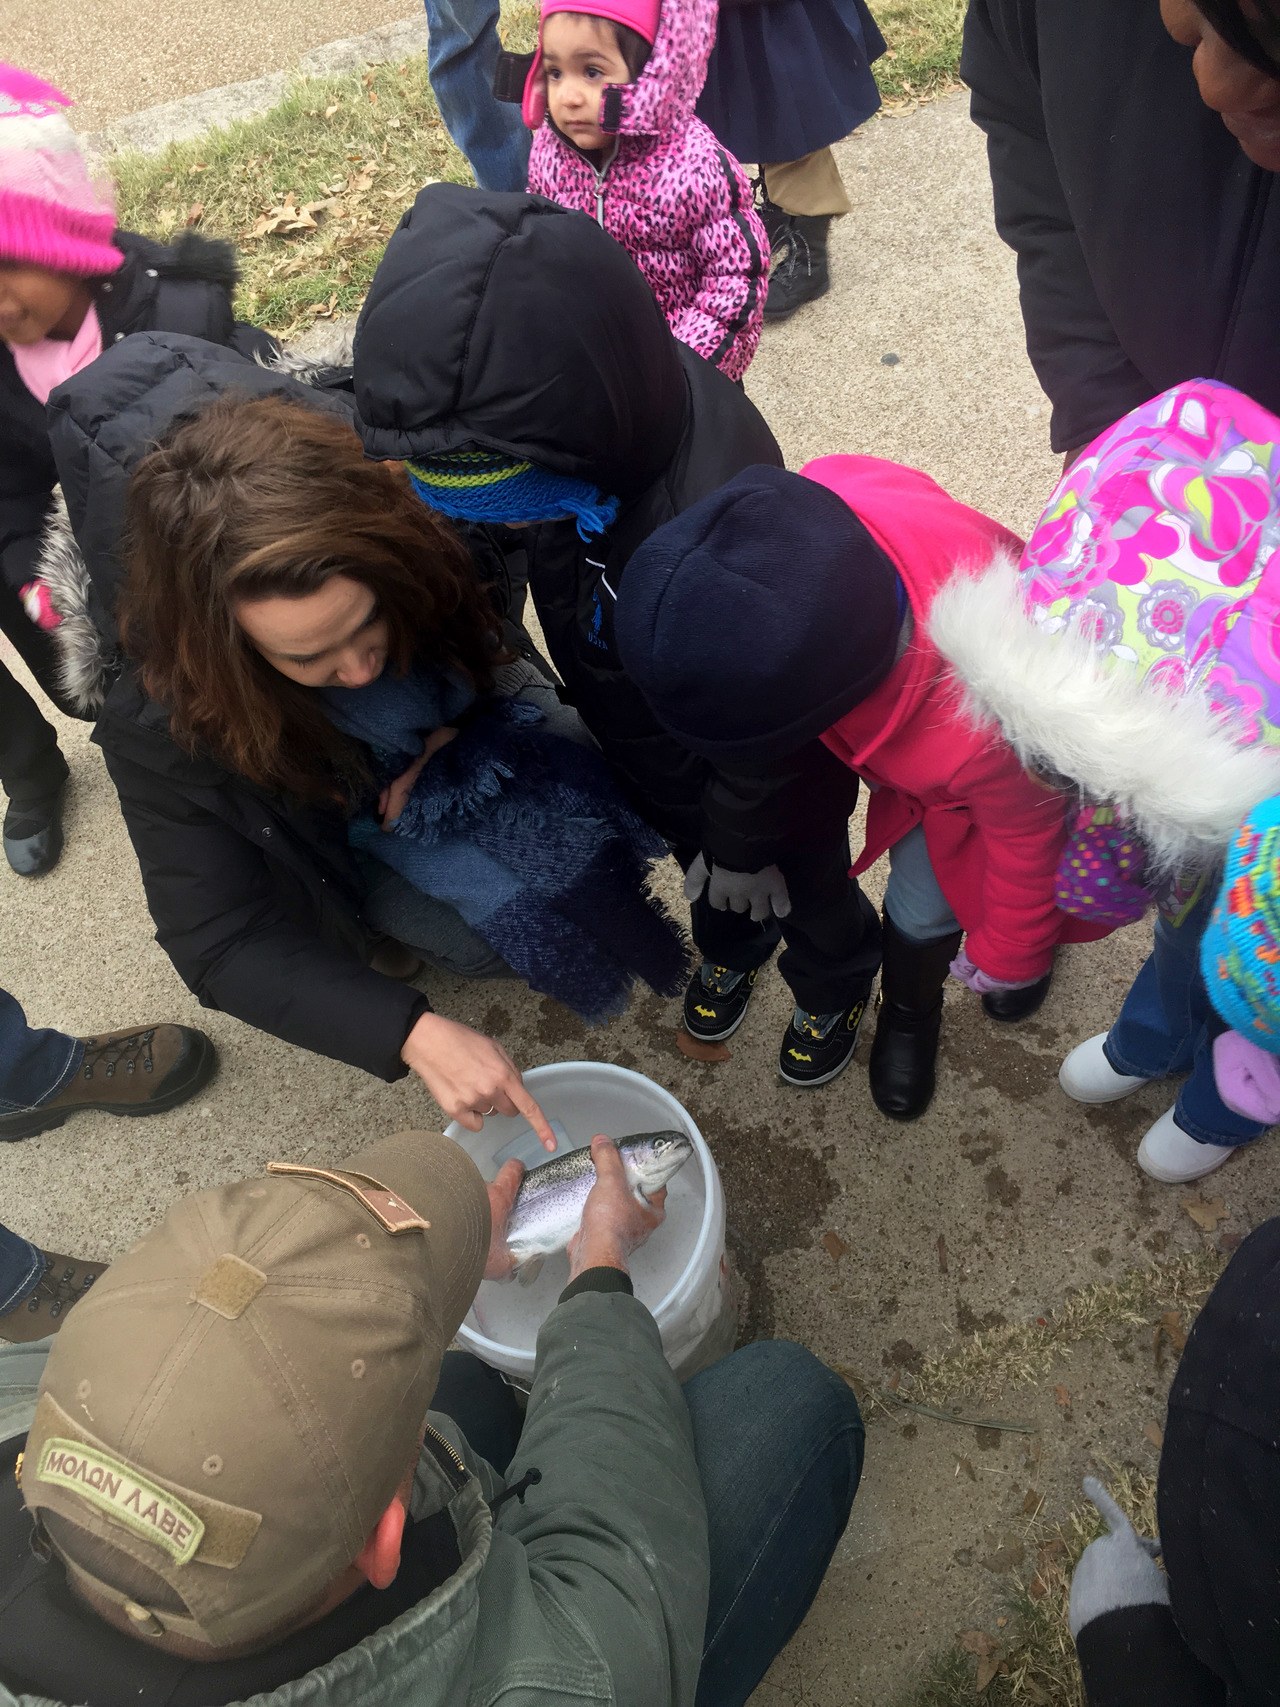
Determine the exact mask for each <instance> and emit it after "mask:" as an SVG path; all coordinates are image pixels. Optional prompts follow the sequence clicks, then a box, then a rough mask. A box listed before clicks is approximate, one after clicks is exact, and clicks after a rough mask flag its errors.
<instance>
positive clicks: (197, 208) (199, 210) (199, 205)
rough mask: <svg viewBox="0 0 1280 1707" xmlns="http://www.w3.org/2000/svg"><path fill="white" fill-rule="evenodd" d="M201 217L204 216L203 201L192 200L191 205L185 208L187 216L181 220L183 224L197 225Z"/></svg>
mask: <svg viewBox="0 0 1280 1707" xmlns="http://www.w3.org/2000/svg"><path fill="white" fill-rule="evenodd" d="M203 218H204V203H203V202H192V204H191V206H190V207H189V208H188V209H187V217H186V218H185V219H184V220H183V222H182V223H183V224H184V225H199V223H200V221H201V220H202V219H203Z"/></svg>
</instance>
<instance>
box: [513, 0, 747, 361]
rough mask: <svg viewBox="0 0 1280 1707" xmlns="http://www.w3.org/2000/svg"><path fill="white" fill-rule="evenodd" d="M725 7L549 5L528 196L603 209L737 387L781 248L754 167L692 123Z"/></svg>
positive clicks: (600, 216)
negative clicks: (754, 184) (751, 177)
mask: <svg viewBox="0 0 1280 1707" xmlns="http://www.w3.org/2000/svg"><path fill="white" fill-rule="evenodd" d="M716 9H717V8H716V0H663V4H662V5H661V7H659V4H658V0H581V4H580V6H579V7H578V9H576V10H574V11H572V12H569V11H565V10H563V9H562V8H561V6H560V5H559V4H558V0H543V5H542V22H541V29H540V32H539V41H538V52H537V54H536V55H535V56H534V60H533V64H532V66H531V67H530V70H529V74H528V79H527V81H526V83H525V89H524V109H523V110H524V117H525V122H526V124H528V126H529V128H530V129H531V130H533V131H535V133H536V134H535V135H534V139H533V149H532V152H531V155H530V159H529V188H530V190H532V191H533V192H534V193H535V194H537V195H543V196H547V197H548V198H549V199H550V200H551V201H554V202H558V203H559V204H560V206H561V207H569V208H576V209H578V210H579V211H580V212H582V213H588V214H590V215H591V216H592V217H593V218H594V219H596V220H597V221H598V222H599V223H600V225H602V226H603V227H604V229H605V230H606V231H607V232H608V233H609V235H610V236H611V237H613V238H615V239H616V241H617V242H619V243H620V244H621V245H622V247H623V248H624V249H626V250H627V252H628V254H630V256H631V257H632V259H633V260H634V261H635V263H636V265H637V266H638V267H639V268H640V271H641V272H642V273H643V274H644V276H645V278H646V279H648V281H649V284H650V285H651V286H652V288H653V292H654V295H655V296H656V297H657V298H658V301H659V303H660V304H661V305H662V310H663V313H664V314H665V315H666V317H667V321H668V323H669V324H670V326H671V330H672V331H673V332H674V333H675V335H676V337H677V338H679V339H680V341H681V343H684V344H688V345H689V347H690V349H693V350H696V351H697V352H698V354H699V355H700V356H705V358H706V359H707V361H709V362H711V363H713V364H714V365H715V366H716V367H718V368H719V369H720V370H721V372H722V373H724V374H726V375H727V376H728V377H729V378H730V379H741V377H742V375H743V374H744V373H745V372H746V370H747V367H748V365H749V363H750V361H751V358H752V356H753V355H754V354H755V352H756V345H757V344H758V343H759V342H760V328H761V324H762V322H763V318H764V301H765V296H766V294H767V291H768V283H769V240H768V238H767V236H766V234H765V230H764V226H763V225H762V224H761V223H760V220H759V218H758V216H757V215H756V213H755V211H754V209H753V208H752V205H751V185H750V182H749V181H748V179H747V175H746V173H745V172H744V171H743V169H742V167H741V166H740V165H739V164H738V162H737V161H736V160H735V159H734V158H733V156H732V155H731V154H729V153H728V152H726V150H725V149H723V148H722V147H721V146H720V144H719V143H718V142H717V141H716V139H715V137H714V136H713V135H712V134H711V132H710V131H709V130H708V129H707V127H706V125H705V124H703V123H702V121H701V120H700V119H697V118H695V117H694V116H693V109H694V104H695V102H696V101H697V99H698V96H699V94H700V93H701V90H702V85H703V81H704V79H705V77H706V72H707V59H708V56H709V55H710V52H711V47H712V43H713V42H714V40H715V33H716Z"/></svg>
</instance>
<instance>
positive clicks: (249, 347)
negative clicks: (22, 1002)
mask: <svg viewBox="0 0 1280 1707" xmlns="http://www.w3.org/2000/svg"><path fill="white" fill-rule="evenodd" d="M69 105H70V102H69V101H68V99H67V97H66V96H65V95H62V94H60V93H59V92H58V90H56V89H53V88H51V87H50V86H49V85H48V84H47V83H42V82H41V81H40V79H39V78H38V77H33V76H32V75H31V74H30V73H29V72H26V71H22V70H20V69H19V68H18V67H17V66H14V65H3V64H0V631H3V632H4V634H6V635H7V636H8V638H9V639H10V640H11V641H12V643H13V645H14V647H15V649H16V650H17V652H18V653H19V654H20V656H21V657H22V658H23V659H24V660H25V662H26V664H27V665H28V667H29V668H30V670H31V672H32V674H33V675H34V676H35V678H36V680H37V681H38V682H39V683H40V686H41V687H42V688H43V689H44V691H45V692H46V693H47V694H48V696H49V698H50V699H52V700H53V701H54V702H55V704H57V705H58V706H59V708H60V709H62V710H63V711H67V712H70V713H71V714H72V715H83V714H84V713H85V711H86V710H89V709H92V708H91V707H90V706H89V705H88V703H87V701H86V699H85V696H84V694H83V693H82V692H80V691H79V684H78V683H77V682H76V680H75V677H74V671H73V670H71V669H70V668H69V667H68V666H66V665H64V663H63V660H62V658H61V657H60V656H59V650H58V648H57V646H56V644H55V641H54V638H53V635H52V633H51V632H50V631H51V630H53V629H54V628H56V627H57V625H58V622H59V614H58V612H57V610H55V609H54V606H53V603H52V600H51V598H50V595H49V592H48V589H47V588H46V586H45V585H44V583H43V581H42V580H41V579H40V577H39V575H38V570H39V567H40V562H41V555H42V549H43V547H44V544H45V536H46V532H47V530H48V529H49V527H50V523H51V518H52V510H53V494H54V488H55V486H56V484H57V472H56V470H55V467H54V461H53V454H52V451H51V449H50V445H49V434H48V428H47V425H46V419H45V410H46V405H47V403H48V401H49V395H50V393H51V392H52V391H53V390H54V388H55V387H56V386H58V385H59V384H61V383H62V381H63V380H65V379H70V378H71V377H72V376H73V375H74V374H77V373H79V372H81V371H82V370H83V369H84V368H86V367H87V366H88V365H89V363H90V362H92V361H93V360H95V358H96V357H97V356H99V355H100V354H101V353H102V350H103V347H104V345H106V344H109V343H118V342H119V341H120V339H122V338H124V337H126V336H127V335H128V334H129V333H131V332H147V331H167V332H186V333H190V334H192V335H193V336H196V337H202V338H208V339H210V340H211V341H213V342H215V343H219V344H232V345H234V346H235V347H237V348H239V349H241V350H243V351H244V352H245V353H246V354H254V353H260V354H262V355H264V356H266V355H270V354H274V353H277V351H276V345H275V343H274V342H273V340H271V339H270V338H267V337H266V336H265V335H264V334H262V333H260V332H258V331H257V330H256V329H255V328H253V327H248V326H242V325H238V324H237V322H236V319H235V315H234V313H233V310H232V303H231V298H232V291H233V289H234V287H235V282H236V266H235V257H234V253H233V251H232V249H231V246H230V244H228V243H217V242H211V241H209V240H208V239H207V238H203V237H198V236H196V235H195V234H194V233H193V232H187V233H185V234H184V235H183V236H182V237H181V238H180V239H179V241H178V242H177V243H176V244H174V245H172V246H171V247H167V246H165V245H163V244H160V243H153V242H151V241H150V240H149V239H147V238H145V237H137V236H134V235H133V234H131V233H129V232H123V231H118V230H117V229H116V218H115V202H114V197H113V194H112V191H111V186H110V184H109V183H106V182H104V181H100V180H99V179H98V178H97V177H95V175H94V173H93V172H92V171H91V169H90V166H89V163H88V161H87V160H86V158H85V155H84V151H83V149H82V148H81V145H80V140H79V138H78V137H77V136H76V133H75V132H74V130H72V128H71V125H70V124H69V123H68V121H67V117H66V111H65V109H66V108H67V107H68V106H69ZM66 779H67V767H66V764H65V762H64V760H63V758H62V755H61V753H60V752H59V751H58V743H57V738H56V736H55V734H54V731H53V728H52V727H51V725H50V724H49V723H48V722H47V721H46V720H45V718H44V717H43V716H42V715H41V713H40V711H39V710H38V708H37V706H36V704H35V702H34V701H33V700H32V699H31V698H30V696H29V695H28V694H27V693H26V692H25V690H24V689H23V688H22V687H20V686H19V684H18V683H17V682H16V681H14V680H13V678H12V677H10V676H9V674H8V672H7V671H4V670H3V666H0V785H2V786H3V788H4V792H5V793H6V794H7V795H8V798H9V806H8V810H7V812H6V815H5V819H4V830H3V844H4V852H5V857H6V858H7V860H8V862H9V865H10V867H11V868H12V869H13V870H14V871H15V872H16V873H17V874H18V875H19V876H23V877H36V876H39V875H40V874H41V873H42V872H45V871H47V870H49V868H50V867H51V866H52V865H53V864H54V863H55V862H56V860H57V858H58V855H59V853H60V852H61V848H62V830H61V810H62V794H63V790H64V787H65V784H66Z"/></svg>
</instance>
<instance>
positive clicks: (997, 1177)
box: [983, 1167, 1022, 1209]
mask: <svg viewBox="0 0 1280 1707" xmlns="http://www.w3.org/2000/svg"><path fill="white" fill-rule="evenodd" d="M983 1183H984V1184H985V1185H986V1188H987V1196H988V1198H989V1199H990V1200H991V1202H992V1203H1002V1204H1003V1205H1004V1207H1005V1208H1006V1209H1012V1208H1013V1206H1014V1205H1015V1204H1016V1203H1017V1202H1018V1200H1019V1198H1021V1196H1022V1187H1021V1186H1020V1185H1019V1184H1018V1183H1017V1182H1016V1181H1015V1180H1011V1179H1010V1178H1009V1176H1008V1174H1007V1173H1005V1171H1004V1169H1003V1168H1000V1167H995V1168H989V1169H988V1170H987V1177H986V1179H985V1181H984V1182H983Z"/></svg>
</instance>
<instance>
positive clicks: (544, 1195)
mask: <svg viewBox="0 0 1280 1707" xmlns="http://www.w3.org/2000/svg"><path fill="white" fill-rule="evenodd" d="M618 1150H619V1152H620V1154H621V1156H622V1165H623V1167H624V1168H625V1169H626V1171H627V1181H628V1183H629V1185H630V1186H631V1188H632V1190H633V1191H634V1192H635V1193H636V1194H637V1195H638V1196H640V1197H652V1196H653V1194H654V1192H655V1191H660V1190H661V1189H662V1187H663V1186H664V1185H666V1183H667V1181H668V1180H669V1179H671V1177H672V1176H673V1175H674V1174H676V1173H678V1172H679V1171H680V1169H681V1168H682V1167H683V1166H684V1164H685V1163H686V1162H687V1161H688V1160H689V1157H690V1156H691V1155H692V1154H693V1141H692V1140H691V1139H690V1138H689V1137H688V1136H687V1135H686V1134H685V1133H683V1132H637V1133H635V1134H634V1135H633V1136H632V1137H630V1138H620V1139H619V1140H618ZM595 1183H596V1170H595V1167H594V1165H593V1163H592V1161H591V1151H590V1148H589V1147H586V1146H584V1147H583V1148H582V1149H581V1150H570V1152H569V1153H568V1155H565V1156H553V1157H552V1158H551V1160H550V1161H549V1162H543V1163H542V1164H541V1166H539V1167H536V1168H530V1170H529V1171H528V1173H526V1174H525V1176H524V1179H523V1181H522V1182H521V1185H520V1190H519V1193H518V1194H517V1196H516V1201H515V1207H514V1208H513V1209H512V1211H511V1219H510V1221H508V1223H507V1247H508V1249H509V1250H510V1252H511V1254H512V1256H513V1257H514V1258H515V1259H516V1264H517V1266H518V1267H519V1268H520V1270H521V1271H522V1272H521V1279H522V1280H528V1281H532V1280H533V1279H535V1278H536V1276H537V1269H538V1268H540V1267H541V1265H542V1259H543V1257H549V1256H551V1255H552V1254H553V1253H554V1252H555V1251H562V1250H563V1249H564V1248H565V1246H566V1245H567V1244H568V1243H569V1240H570V1239H571V1238H572V1237H573V1235H574V1234H575V1233H576V1232H577V1231H578V1228H579V1226H580V1225H581V1223H582V1211H583V1208H584V1207H585V1205H586V1201H587V1196H588V1194H589V1192H590V1190H591V1188H592V1186H593V1185H594V1184H595ZM535 1265H536V1266H535Z"/></svg>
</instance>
